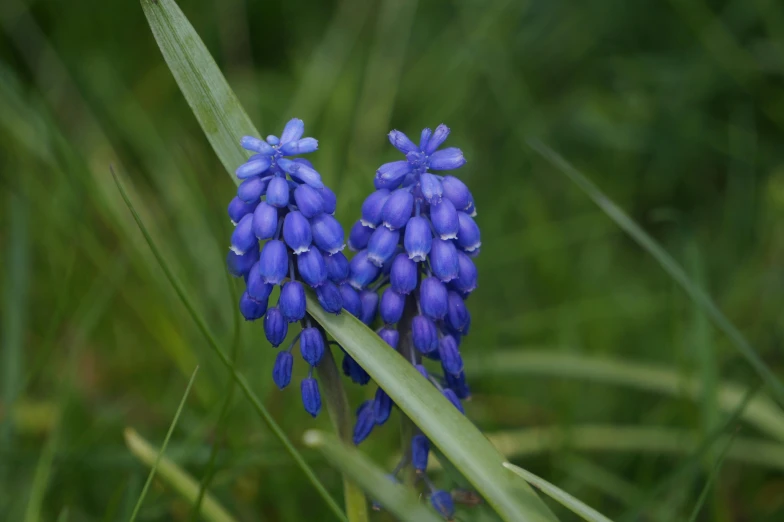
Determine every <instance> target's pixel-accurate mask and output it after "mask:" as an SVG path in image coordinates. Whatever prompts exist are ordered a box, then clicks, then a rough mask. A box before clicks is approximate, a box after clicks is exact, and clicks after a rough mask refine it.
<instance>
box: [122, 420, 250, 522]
mask: <svg viewBox="0 0 784 522" xmlns="http://www.w3.org/2000/svg"><path fill="white" fill-rule="evenodd" d="M124 436H125V444H126V445H127V446H128V449H129V450H130V451H131V453H133V454H134V455H135V456H136V457H137V458H138V459H139V460H141V461H142V462H143V463H144V464H146V465H147V466H149V467H151V468H152V467H154V466H156V461H157V469H158V475H159V476H160V477H161V479H162V480H163V481H164V482H165V483H166V484H168V485H169V486H171V487H172V488H174V490H175V491H176V492H177V493H179V494H180V495H181V496H182V498H184V499H185V500H187V501H188V503H189V504H191V505H196V502H197V501H198V500H199V498H200V491H199V490H200V488H199V484H198V483H197V482H196V480H195V479H194V478H193V477H192V476H190V475H189V474H188V473H186V472H185V471H184V470H183V469H182V468H181V467H180V466H178V465H177V464H176V463H175V462H174V461H173V460H171V459H170V458H168V457H165V456H161V455H162V454H163V451H158V450H157V449H156V448H154V447H153V446H152V445H151V444H150V443H149V442H147V441H146V440H144V438H143V437H142V436H141V435H139V434H138V433H136V430H134V429H133V428H125V433H124ZM199 513H200V514H201V516H202V517H204V519H205V520H207V521H208V522H236V520H235V519H234V517H232V516H231V515H230V514H229V513H228V511H226V509H225V508H224V507H223V506H222V505H220V503H219V502H218V501H217V500H215V498H214V497H213V496H212V495H211V494H210V493H206V492H205V493H204V495H203V498H202V499H201V505H200V510H199Z"/></svg>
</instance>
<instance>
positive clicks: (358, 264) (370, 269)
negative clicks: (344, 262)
mask: <svg viewBox="0 0 784 522" xmlns="http://www.w3.org/2000/svg"><path fill="white" fill-rule="evenodd" d="M349 269H350V272H351V275H350V276H349V282H350V283H351V286H353V287H354V288H356V289H357V290H361V289H363V288H365V287H366V286H367V285H369V284H370V283H372V282H373V281H375V280H376V278H377V277H378V274H379V272H380V270H379V268H378V267H377V266H376V265H374V264H373V263H371V262H370V261H368V253H367V250H363V251H361V252H360V253H358V254H357V255H355V256H354V258H353V259H352V260H351V262H350V263H349Z"/></svg>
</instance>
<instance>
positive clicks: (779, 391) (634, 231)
mask: <svg viewBox="0 0 784 522" xmlns="http://www.w3.org/2000/svg"><path fill="white" fill-rule="evenodd" d="M528 145H529V146H530V147H531V148H532V149H533V150H535V151H536V152H537V153H539V154H540V155H541V156H542V157H543V158H545V159H546V160H547V161H549V162H550V163H551V164H552V165H553V166H555V167H556V168H557V169H558V170H560V171H561V172H562V173H563V174H565V175H566V176H567V177H568V178H569V179H570V180H571V181H572V182H574V184H575V185H577V186H578V187H579V188H580V189H581V190H582V191H583V192H585V194H586V195H587V196H588V197H589V198H591V200H593V202H594V203H596V204H597V205H598V206H599V208H601V209H602V210H603V211H604V212H605V213H606V214H607V215H608V216H609V217H610V219H612V220H613V221H614V222H615V223H616V224H617V225H618V226H619V227H620V228H621V229H622V230H624V231H625V232H626V233H627V234H629V235H630V236H631V237H632V239H634V240H635V241H636V242H637V244H639V245H640V246H641V247H642V248H643V249H644V250H645V251H647V252H648V253H649V254H650V255H651V256H653V258H654V259H655V260H656V261H657V262H658V263H659V265H661V267H662V268H663V269H664V271H665V272H667V274H669V275H670V277H672V278H673V279H674V280H675V281H676V282H677V283H678V284H679V285H680V286H681V288H683V290H684V291H685V292H686V294H687V295H688V296H689V297H690V298H691V299H692V300H693V301H694V302H695V303H696V304H697V305H698V306H699V307H700V308H702V309H703V311H704V312H705V313H706V314H707V315H708V317H710V318H711V320H712V321H713V323H714V324H715V325H716V326H717V327H718V328H719V329H720V330H721V331H723V332H724V333H725V334H726V335H727V337H728V338H729V339H730V341H731V342H732V344H734V345H735V347H736V348H737V349H738V351H739V352H740V353H741V355H743V357H745V358H746V360H747V361H748V362H749V364H750V365H751V367H752V368H754V370H755V371H756V372H757V374H759V376H760V377H761V378H762V380H763V381H765V383H766V384H767V385H768V387H770V389H771V391H772V392H773V395H774V396H775V398H776V400H777V401H778V402H779V405H782V404H784V385H782V384H781V382H780V381H779V380H778V378H777V377H776V376H775V374H774V373H773V372H772V371H771V369H770V368H769V367H768V366H767V365H766V364H765V362H764V361H763V360H762V359H761V358H760V356H759V355H758V354H757V353H756V352H755V351H754V349H753V348H752V347H751V345H750V344H749V342H748V341H747V340H746V338H745V337H744V336H743V334H742V333H741V332H740V330H738V329H737V328H736V327H735V325H733V324H732V323H731V322H730V320H729V319H727V317H726V316H725V315H724V313H723V312H722V311H721V310H720V309H719V307H718V306H717V305H716V304H715V303H714V302H713V300H712V299H711V298H710V296H709V295H708V294H707V293H705V292H704V291H703V290H702V289H701V288H700V287H699V286H698V285H697V284H695V283H694V282H693V281H692V280H691V279H690V278H689V276H688V275H687V274H686V271H685V270H684V269H683V268H682V267H681V266H680V265H679V264H678V262H677V261H675V259H674V258H673V257H672V256H671V255H670V254H669V253H667V251H666V250H665V249H664V248H663V247H662V246H661V245H659V244H658V243H657V242H656V240H654V239H653V238H652V237H651V236H650V235H648V233H647V232H645V231H644V230H643V229H642V227H640V226H639V225H638V224H637V223H635V222H634V221H633V220H632V219H631V218H630V217H629V216H628V215H626V213H625V212H624V211H623V210H621V208H620V207H619V206H618V205H616V204H615V203H614V202H613V201H612V200H610V198H608V197H607V196H606V195H605V194H604V193H603V192H602V191H601V190H599V187H597V186H596V185H595V184H594V183H593V182H592V181H591V180H589V179H588V178H587V177H586V176H585V175H584V174H583V173H582V172H580V171H579V170H577V169H576V168H574V167H573V166H572V165H571V164H570V163H569V162H567V161H566V160H565V159H564V158H563V157H562V156H561V155H560V154H558V153H557V152H555V151H554V150H552V149H551V148H550V147H548V146H547V145H545V144H544V143H542V142H541V141H539V140H535V139H532V140H528Z"/></svg>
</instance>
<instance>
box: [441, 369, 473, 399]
mask: <svg viewBox="0 0 784 522" xmlns="http://www.w3.org/2000/svg"><path fill="white" fill-rule="evenodd" d="M444 378H445V379H446V385H447V386H448V387H449V388H451V389H452V390H453V391H454V392H455V395H456V396H457V397H458V398H459V399H463V400H465V399H468V398H469V397H471V390H470V389H469V388H468V385H467V384H466V378H465V372H460V375H452V374H451V373H446V374H444Z"/></svg>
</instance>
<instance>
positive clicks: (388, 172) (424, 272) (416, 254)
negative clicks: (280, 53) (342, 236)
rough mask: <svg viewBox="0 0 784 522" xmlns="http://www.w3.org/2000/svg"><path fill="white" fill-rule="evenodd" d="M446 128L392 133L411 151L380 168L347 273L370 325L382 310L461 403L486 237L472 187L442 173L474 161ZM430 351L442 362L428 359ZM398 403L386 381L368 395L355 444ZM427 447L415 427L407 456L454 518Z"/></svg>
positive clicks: (391, 329) (361, 379)
mask: <svg viewBox="0 0 784 522" xmlns="http://www.w3.org/2000/svg"><path fill="white" fill-rule="evenodd" d="M448 135H449V129H448V128H447V127H446V126H445V125H439V126H438V127H437V128H436V129H435V131H431V130H430V129H425V130H423V131H422V133H421V136H420V140H419V144H418V145H417V144H415V143H414V142H413V141H412V140H411V139H409V138H408V137H407V136H406V135H405V134H403V133H402V132H400V131H396V130H395V131H392V132H390V133H389V141H390V142H391V143H392V145H393V146H395V148H397V149H398V150H399V151H400V152H402V153H403V154H404V155H405V159H404V160H400V161H394V162H391V163H386V164H384V165H382V166H381V167H380V168H379V169H378V171H377V172H376V176H375V180H374V184H375V188H376V190H375V192H373V193H372V194H370V195H369V196H368V197H367V198H366V199H365V202H364V203H363V205H362V209H361V217H360V219H359V220H358V221H357V222H356V223H355V224H354V226H353V227H352V229H351V233H350V235H349V239H348V244H349V248H350V249H351V250H353V251H356V252H357V253H356V255H355V256H354V258H353V259H352V260H351V263H350V276H349V283H350V284H351V285H352V286H353V287H354V289H355V290H356V291H357V292H359V295H360V302H361V305H362V306H361V314H360V315H359V316H357V317H359V318H360V320H361V321H362V322H364V323H365V324H367V325H368V326H371V325H372V326H375V324H374V323H375V322H376V321H377V320H378V322H379V323H380V324H381V326H380V327H379V328H378V329H377V330H376V332H377V333H378V334H379V336H380V337H381V338H382V339H384V340H385V341H386V342H387V344H389V345H390V347H391V348H392V349H395V350H397V351H399V352H400V353H401V354H402V355H403V356H404V357H405V358H406V359H407V360H409V361H410V362H411V364H412V365H414V366H415V367H416V369H417V370H418V371H419V372H420V374H421V375H422V376H423V378H425V379H427V380H428V381H430V382H431V383H432V384H433V385H434V386H436V387H437V388H438V389H439V391H440V392H441V393H442V394H443V395H444V396H445V397H446V398H447V399H448V400H449V401H450V402H451V403H452V404H453V405H454V406H455V408H457V409H458V410H459V411H460V412H461V413H462V412H463V405H462V401H463V400H466V399H468V398H469V396H470V391H469V389H468V386H467V384H466V378H465V372H464V368H463V360H462V357H461V355H460V350H459V348H460V344H461V342H462V340H463V338H464V337H465V336H466V335H467V334H468V332H469V329H470V325H471V315H470V313H469V311H468V308H467V307H466V303H465V300H466V299H467V298H468V296H469V294H470V293H471V292H472V291H473V290H474V289H475V288H476V282H477V270H476V267H475V266H474V262H473V258H474V257H476V256H477V255H478V254H479V247H480V245H481V241H480V233H479V227H478V226H477V224H476V222H475V221H474V219H473V218H474V217H475V216H476V209H475V206H474V199H473V196H472V195H471V192H470V191H469V190H468V187H466V185H465V184H464V183H463V182H462V181H460V180H459V179H458V178H456V177H454V176H451V175H448V174H442V172H443V171H449V170H453V169H457V168H459V167H461V166H463V165H464V164H465V162H466V160H465V158H464V157H463V153H462V151H461V150H460V149H457V148H454V147H449V148H444V149H440V150H439V147H440V146H441V145H442V144H443V143H444V141H446V138H447V136H448ZM425 360H431V361H433V362H434V364H438V366H440V368H439V369H438V370H429V369H427V368H426V367H425V365H424V364H422V363H423V361H425ZM343 369H344V372H345V373H346V374H347V375H349V376H350V377H351V378H352V380H354V381H355V382H358V383H360V384H365V383H367V382H368V381H369V378H365V376H366V375H367V374H365V373H364V370H362V368H361V367H359V365H357V364H356V362H354V361H353V359H351V357H349V356H348V355H347V356H346V358H345V359H344V361H343ZM391 406H392V403H391V400H390V399H389V397H388V396H387V395H386V393H384V391H383V390H381V389H378V390H377V393H376V396H375V398H374V399H372V400H369V401H366V402H365V403H363V405H362V406H361V407H360V408H359V410H358V411H357V423H356V427H355V430H354V442H355V443H356V444H359V443H361V442H362V441H363V440H364V439H366V438H367V437H368V436H369V435H370V433H371V431H372V430H373V428H374V427H375V426H380V425H382V424H384V423H385V422H386V421H387V419H388V418H389V411H388V410H389V409H390V408H391ZM373 412H376V414H375V415H373ZM429 451H430V443H429V441H428V440H427V438H426V437H425V436H424V435H423V434H421V433H418V432H417V433H415V434H414V435H413V438H412V440H411V446H410V448H409V449H408V451H407V452H406V453H407V457H406V459H409V458H410V461H411V465H412V466H413V468H414V469H415V471H416V473H417V477H419V478H420V479H421V480H423V481H425V483H426V484H427V485H428V487H429V489H430V491H431V497H430V498H431V503H432V505H433V506H434V508H435V509H436V510H437V511H438V512H439V513H441V514H442V515H443V516H444V517H446V518H450V517H451V516H452V513H453V511H454V506H453V502H452V498H451V496H450V494H449V493H448V492H445V491H439V490H436V489H435V488H434V487H433V486H432V484H431V483H430V482H429V479H428V478H427V476H426V475H425V470H426V467H427V461H428V454H429ZM399 467H400V466H399ZM396 471H397V468H396Z"/></svg>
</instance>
